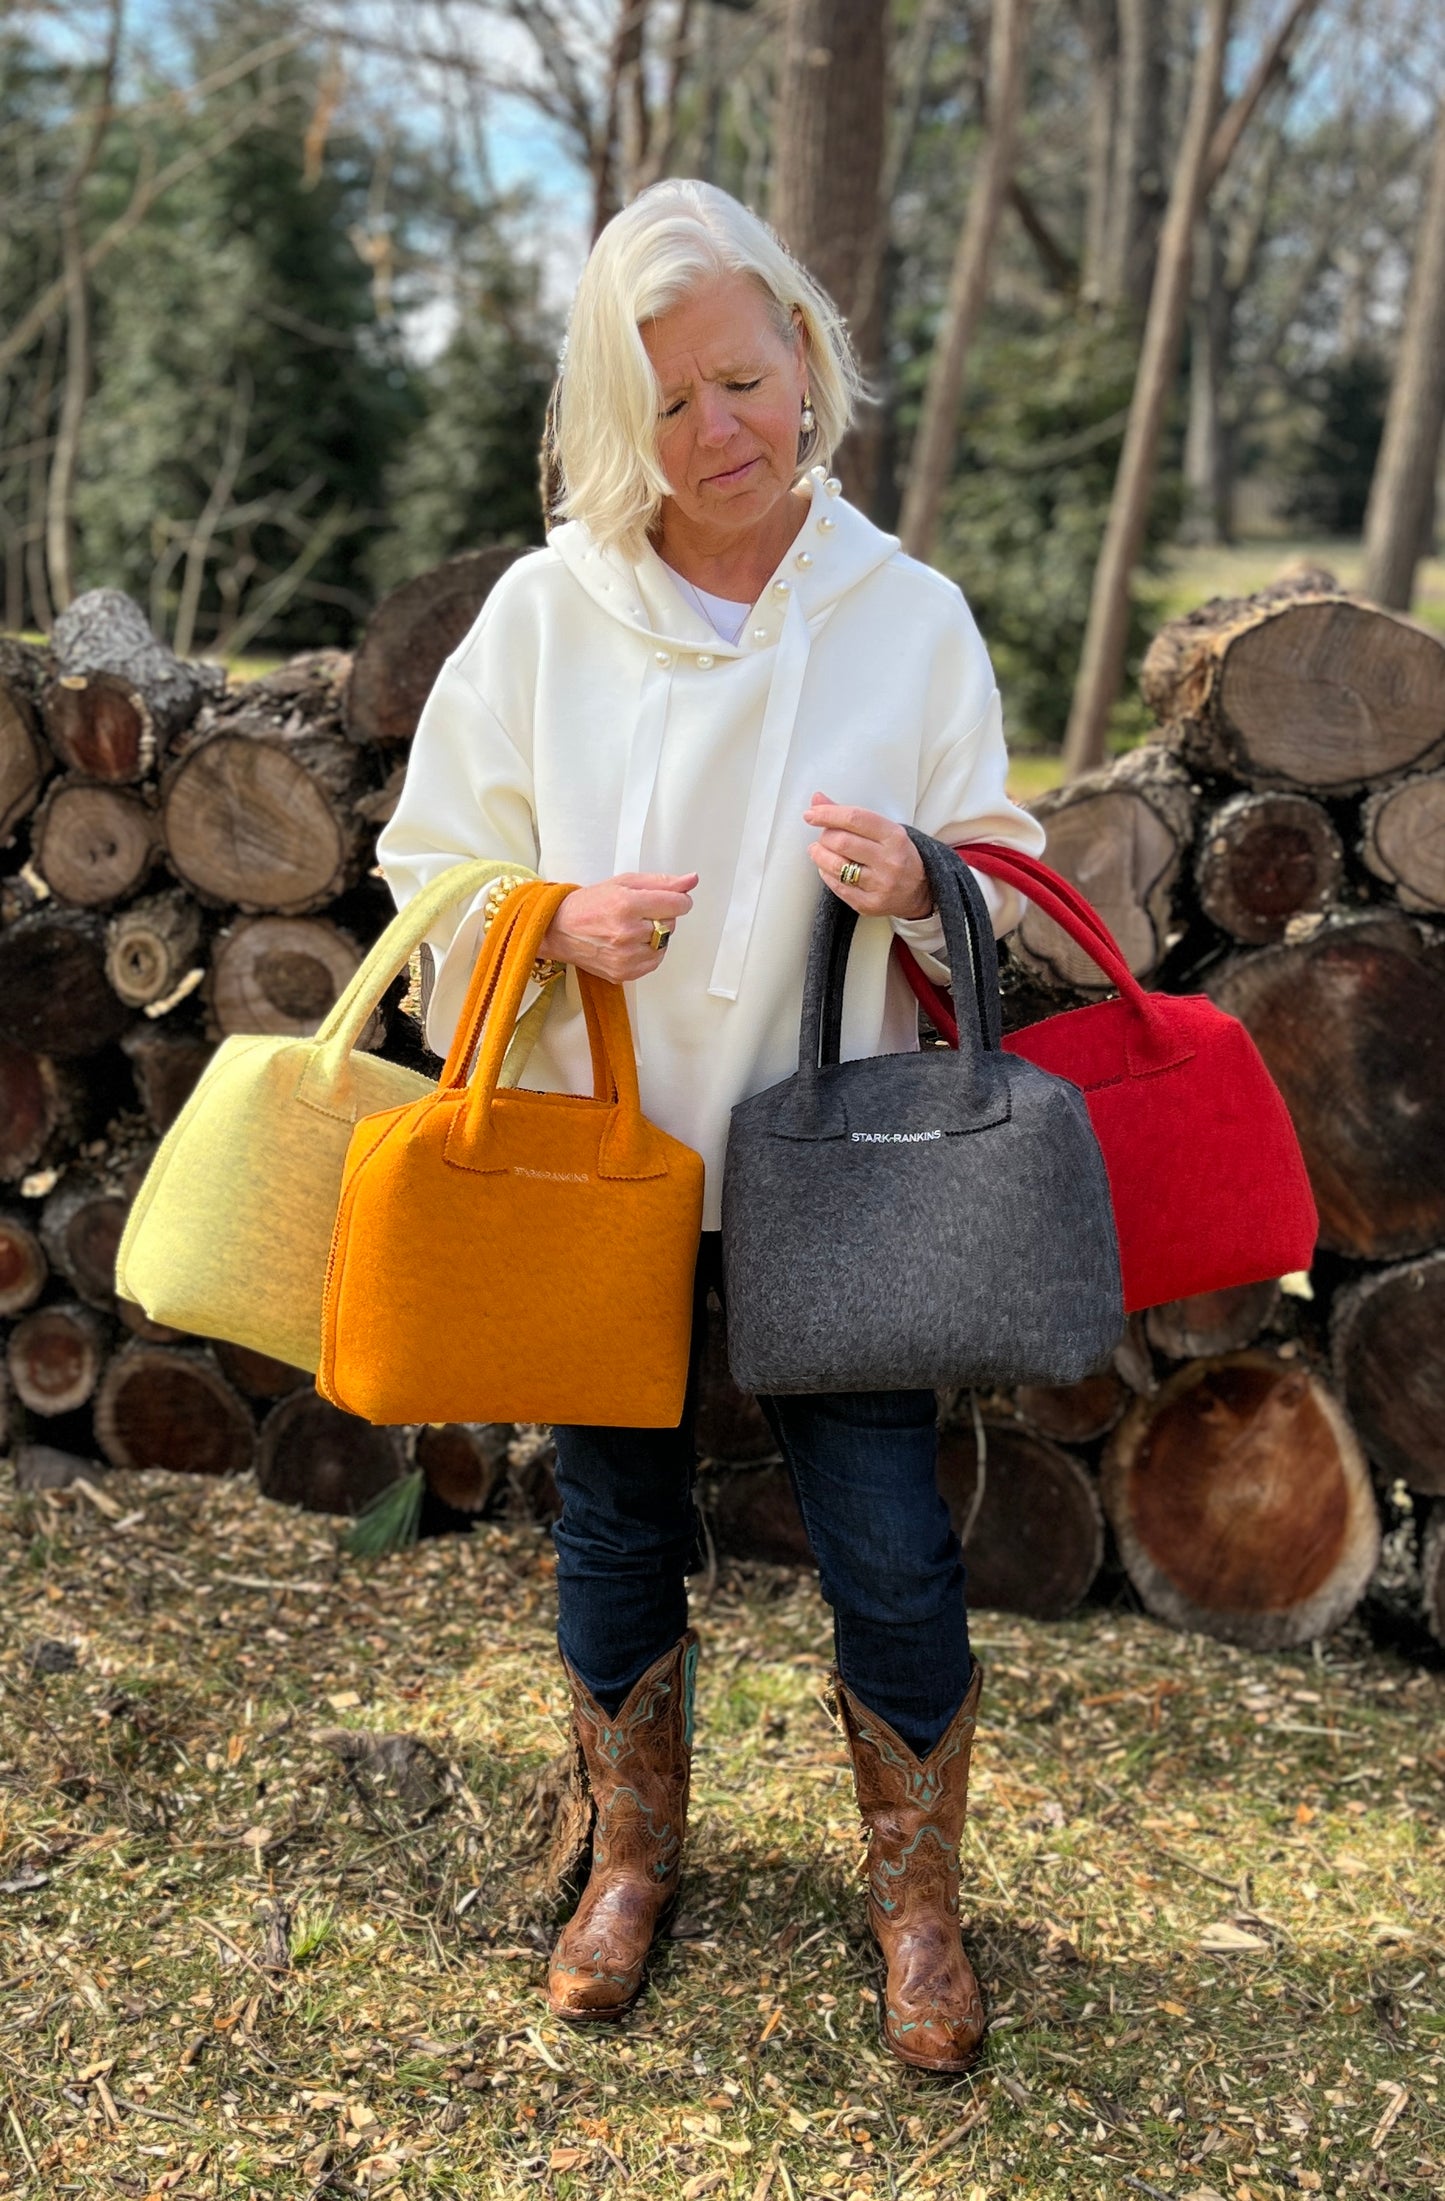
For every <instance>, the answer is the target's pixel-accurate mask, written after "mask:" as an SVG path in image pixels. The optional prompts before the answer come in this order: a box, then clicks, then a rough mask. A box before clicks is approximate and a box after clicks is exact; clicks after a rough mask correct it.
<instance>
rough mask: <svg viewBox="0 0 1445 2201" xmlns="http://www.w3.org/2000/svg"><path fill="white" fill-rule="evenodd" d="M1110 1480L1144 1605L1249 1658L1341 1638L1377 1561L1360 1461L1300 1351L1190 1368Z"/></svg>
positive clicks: (1117, 1449) (1143, 1402)
mask: <svg viewBox="0 0 1445 2201" xmlns="http://www.w3.org/2000/svg"><path fill="white" fill-rule="evenodd" d="M1102 1487H1103V1497H1104V1506H1105V1510H1106V1511H1107V1513H1108V1516H1109V1520H1110V1523H1111V1525H1112V1527H1113V1530H1114V1534H1115V1537H1116V1538H1117V1540H1118V1544H1119V1551H1120V1556H1121V1557H1122V1559H1123V1562H1124V1566H1125V1568H1126V1570H1127V1572H1128V1575H1129V1579H1130V1581H1131V1582H1132V1583H1133V1584H1134V1587H1135V1589H1136V1590H1137V1591H1138V1592H1139V1595H1140V1597H1141V1598H1142V1599H1143V1601H1144V1603H1145V1605H1146V1606H1147V1607H1148V1609H1149V1611H1150V1612H1152V1613H1156V1614H1158V1616H1159V1617H1160V1618H1161V1619H1163V1620H1167V1621H1169V1622H1170V1623H1171V1624H1172V1625H1173V1626H1174V1627H1176V1628H1183V1629H1187V1630H1191V1631H1196V1632H1198V1633H1200V1634H1203V1635H1212V1636H1217V1637H1219V1638H1220V1639H1221V1640H1222V1641H1224V1642H1226V1643H1240V1644H1244V1645H1246V1646H1247V1647H1248V1648H1249V1649H1251V1650H1258V1651H1268V1650H1279V1649H1283V1648H1285V1647H1287V1646H1289V1645H1292V1644H1298V1643H1308V1642H1310V1641H1312V1640H1314V1639H1315V1638H1317V1637H1320V1636H1325V1635H1328V1634H1330V1633H1331V1631H1332V1630H1333V1629H1335V1628H1337V1627H1338V1626H1339V1625H1340V1623H1341V1621H1342V1620H1344V1619H1346V1618H1347V1616H1348V1615H1349V1614H1350V1613H1351V1612H1353V1610H1354V1608H1355V1606H1356V1605H1357V1604H1358V1603H1359V1601H1360V1599H1361V1597H1362V1596H1363V1595H1364V1593H1365V1589H1366V1586H1367V1585H1368V1583H1369V1580H1370V1577H1371V1575H1372V1574H1373V1572H1374V1569H1375V1562H1376V1559H1377V1557H1378V1555H1379V1547H1380V1524H1379V1516H1378V1514H1377V1512H1376V1509H1375V1498H1374V1492H1373V1490H1372V1488H1371V1485H1370V1477H1369V1471H1368V1469H1367V1468H1366V1466H1365V1459H1364V1455H1363V1453H1362V1452H1361V1450H1360V1447H1359V1444H1358V1443H1357V1441H1356V1439H1355V1435H1354V1432H1353V1431H1352V1429H1351V1428H1350V1425H1349V1422H1348V1421H1347V1420H1346V1418H1345V1415H1344V1414H1343V1412H1342V1411H1341V1409H1340V1407H1339V1405H1338V1404H1337V1403H1336V1401H1335V1399H1334V1398H1333V1397H1332V1395H1331V1394H1330V1392H1329V1391H1328V1390H1327V1389H1326V1388H1325V1386H1324V1384H1322V1383H1321V1382H1320V1381H1319V1380H1318V1378H1317V1377H1315V1376H1313V1375H1311V1374H1310V1372H1309V1370H1308V1369H1307V1368H1306V1367H1305V1366H1304V1365H1303V1363H1302V1362H1301V1361H1299V1360H1298V1359H1297V1358H1296V1359H1287V1358H1284V1357H1282V1356H1278V1355H1275V1354H1272V1353H1264V1352H1246V1353H1234V1354H1230V1355H1228V1356H1226V1357H1224V1358H1223V1359H1218V1360H1199V1361H1194V1362H1192V1363H1191V1364H1190V1365H1189V1366H1188V1367H1186V1368H1181V1369H1180V1370H1179V1371H1178V1373H1177V1374H1176V1375H1174V1376H1171V1377H1170V1379H1169V1381H1168V1382H1167V1383H1166V1384H1164V1385H1163V1386H1162V1387H1161V1388H1160V1390H1159V1392H1158V1394H1157V1395H1156V1396H1155V1397H1154V1398H1152V1399H1138V1400H1136V1401H1135V1403H1134V1404H1133V1406H1131V1407H1130V1409H1129V1411H1128V1413H1127V1414H1126V1415H1125V1416H1124V1419H1123V1421H1122V1422H1121V1423H1120V1425H1119V1427H1118V1428H1117V1429H1116V1430H1115V1432H1114V1435H1113V1436H1112V1437H1111V1438H1110V1440H1109V1443H1108V1446H1107V1448H1106V1450H1105V1455H1104V1467H1103V1482H1102Z"/></svg>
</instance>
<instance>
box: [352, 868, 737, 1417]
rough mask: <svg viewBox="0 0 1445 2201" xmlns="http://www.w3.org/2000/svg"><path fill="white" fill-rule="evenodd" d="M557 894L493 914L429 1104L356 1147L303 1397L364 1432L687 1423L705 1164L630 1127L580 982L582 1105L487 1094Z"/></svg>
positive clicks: (619, 1077)
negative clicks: (587, 1053)
mask: <svg viewBox="0 0 1445 2201" xmlns="http://www.w3.org/2000/svg"><path fill="white" fill-rule="evenodd" d="M571 892H572V888H571V887H569V886H560V885H553V884H547V883H545V882H537V883H534V884H530V885H526V886H522V887H519V888H518V889H517V890H516V892H515V893H513V894H511V895H509V896H508V898H507V900H506V902H505V903H504V904H503V905H502V908H501V910H500V911H499V912H498V914H497V917H496V918H495V920H494V921H493V923H492V926H491V928H490V930H489V931H488V933H487V937H486V942H485V944H484V946H483V950H482V953H481V955H480V957H479V958H478V962H477V966H476V969H475V971H474V972H473V974H472V981H471V985H470V987H469V989H468V993H467V999H466V1002H465V1005H464V1007H463V1009H462V1013H461V1016H460V1017H459V1019H458V1021H457V1030H456V1036H455V1038H454V1039H453V1041H452V1047H451V1053H450V1054H449V1055H448V1056H447V1060H446V1065H445V1068H444V1069H443V1071H442V1075H441V1080H440V1082H439V1084H438V1086H437V1089H436V1091H435V1093H434V1094H432V1095H430V1096H428V1097H427V1098H426V1099H424V1100H420V1101H413V1102H410V1103H408V1104H407V1105H406V1106H404V1107H401V1108H391V1109H387V1110H385V1111H384V1112H383V1113H382V1114H380V1115H376V1116H368V1117H366V1118H365V1119H364V1120H363V1121H362V1122H361V1123H359V1124H358V1125H357V1127H356V1130H355V1132H354V1133H353V1135H352V1139H351V1145H350V1147H349V1149H348V1152H347V1157H346V1168H345V1173H344V1176H343V1179H342V1192H341V1203H340V1207H339V1210H338V1213H337V1218H336V1230H335V1234H334V1236H333V1239H332V1247H331V1262H330V1267H329V1270H328V1272H327V1278H326V1293H325V1299H324V1303H323V1307H322V1317H321V1324H322V1345H321V1364H320V1369H319V1371H318V1374H317V1378H316V1387H317V1389H318V1390H319V1391H320V1392H321V1393H322V1395H323V1396H324V1397H325V1398H328V1399H330V1400H331V1401H332V1402H333V1404H335V1405H337V1406H341V1407H344V1408H345V1409H346V1410H347V1411H348V1412H349V1413H353V1414H359V1415H362V1416H363V1417H364V1418H365V1419H366V1420H368V1421H373V1422H423V1421H476V1422H485V1421H540V1422H583V1423H593V1424H598V1425H605V1426H609V1427H613V1428H634V1429H668V1428H672V1427H674V1426H675V1424H676V1423H677V1422H678V1421H679V1419H680V1418H681V1414H682V1406H683V1393H684V1391H685V1389H686V1385H687V1362H688V1344H689V1336H690V1330H691V1320H692V1279H693V1269H694V1266H695V1263H696V1258H697V1247H698V1234H699V1231H700V1228H701V1224H702V1191H703V1163H702V1156H701V1155H700V1154H696V1153H694V1152H693V1150H692V1148H691V1147H689V1146H684V1145H683V1144H682V1142H681V1141H680V1140H678V1139H673V1138H669V1137H668V1135H667V1134H666V1133H665V1132H663V1131H660V1130H659V1129H658V1128H657V1126H656V1125H655V1124H652V1123H649V1122H648V1120H647V1118H646V1117H645V1116H644V1115H643V1113H642V1108H641V1104H640V1102H639V1099H638V1092H637V1064H636V1060H635V1058H634V1055H633V1051H632V1034H631V1031H630V1029H629V1026H628V1021H627V1010H626V1006H625V1004H624V1001H623V996H622V992H621V989H620V988H619V987H617V986H612V985H609V984H607V983H606V982H605V981H604V980H602V979H598V978H593V977H592V976H591V975H590V974H589V973H588V972H586V971H579V972H578V974H577V975H578V979H579V982H580V986H581V993H582V1006H583V1010H584V1012H585V1015H586V1018H587V1032H588V1039H589V1042H590V1045H591V1051H592V1095H591V1097H590V1098H587V1097H585V1096H583V1095H580V1094H572V1093H532V1092H527V1091H525V1090H523V1089H522V1088H520V1087H513V1088H512V1089H511V1090H499V1089H498V1082H497V1081H498V1076H499V1073H500V1071H501V1067H502V1060H503V1057H504V1055H505V1054H506V1051H507V1044H508V1041H509V1040H510V1038H511V1034H512V1029H513V1027H514V1025H515V1024H516V1022H517V1017H518V1013H519V1011H520V1008H521V1004H522V997H523V994H524V992H525V990H526V985H527V980H528V977H529V974H530V972H531V967H532V963H533V960H534V958H535V956H536V954H537V951H538V946H539V944H540V942H541V940H542V938H543V936H544V935H545V933H546V931H547V927H548V926H549V925H550V923H551V921H552V918H553V916H554V914H555V912H556V911H557V909H558V908H559V906H560V905H561V903H562V902H563V901H564V900H565V898H566V897H567V895H568V894H570V893H571ZM474 1053H475V1054H476V1056H477V1061H476V1068H475V1070H474V1072H473V1074H472V1077H471V1080H470V1082H468V1079H467V1066H468V1064H469V1063H470V1062H471V1060H472V1057H473V1054H474Z"/></svg>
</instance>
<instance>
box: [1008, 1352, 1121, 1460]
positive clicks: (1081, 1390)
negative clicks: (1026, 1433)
mask: <svg viewBox="0 0 1445 2201" xmlns="http://www.w3.org/2000/svg"><path fill="white" fill-rule="evenodd" d="M1013 1397H1014V1406H1015V1408H1016V1410H1017V1411H1018V1413H1019V1414H1020V1415H1021V1416H1022V1417H1023V1419H1024V1420H1025V1421H1026V1422H1027V1423H1028V1425H1029V1427H1030V1428H1031V1429H1036V1430H1037V1431H1038V1433H1039V1435H1040V1436H1041V1437H1052V1438H1054V1439H1055V1441H1056V1442H1057V1443H1059V1444H1089V1443H1091V1442H1092V1441H1093V1439H1094V1438H1095V1437H1102V1436H1104V1435H1105V1434H1106V1433H1107V1432H1108V1431H1109V1430H1110V1429H1112V1428H1113V1426H1114V1424H1115V1422H1116V1421H1117V1420H1118V1419H1119V1416H1120V1415H1121V1414H1122V1413H1123V1411H1124V1408H1125V1407H1126V1406H1127V1405H1128V1403H1129V1391H1128V1388H1127V1386H1126V1384H1125V1382H1124V1379H1123V1377H1122V1376H1121V1375H1120V1374H1119V1373H1118V1371H1117V1370H1116V1369H1114V1368H1105V1369H1102V1370H1101V1371H1100V1372H1099V1374H1097V1375H1093V1376H1085V1377H1084V1378H1083V1380H1082V1382H1079V1383H1054V1384H1035V1383H1026V1384H1023V1385H1021V1387H1020V1388H1019V1389H1018V1390H1017V1391H1015V1393H1014V1395H1013Z"/></svg>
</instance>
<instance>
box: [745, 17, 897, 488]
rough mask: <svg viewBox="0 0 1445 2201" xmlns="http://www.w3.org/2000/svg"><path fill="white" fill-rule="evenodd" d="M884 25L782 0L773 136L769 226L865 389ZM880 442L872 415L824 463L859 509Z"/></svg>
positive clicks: (878, 362)
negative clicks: (825, 307) (802, 271)
mask: <svg viewBox="0 0 1445 2201" xmlns="http://www.w3.org/2000/svg"><path fill="white" fill-rule="evenodd" d="M888 20H889V6H888V0H786V4H785V13H784V18H783V51H782V65H781V68H780V70H779V74H778V90H777V106H776V116H777V124H776V127H775V131H774V145H775V148H776V153H775V160H776V165H775V169H774V176H773V191H772V209H771V211H772V221H773V226H774V228H775V229H776V230H777V231H778V232H779V234H780V235H781V237H782V238H783V241H784V243H785V244H786V245H787V246H788V249H789V250H790V251H791V252H792V253H793V254H794V256H795V257H796V258H797V259H799V260H801V261H802V262H803V265H804V266H805V267H806V268H807V269H808V270H809V272H810V273H811V274H812V275H813V276H814V277H815V278H816V280H817V281H818V282H819V283H821V285H822V287H823V289H824V290H825V291H826V292H827V293H828V296H829V297H830V298H831V299H833V301H834V303H835V304H836V305H837V307H838V308H839V311H840V312H841V313H842V314H843V316H844V318H845V319H846V320H847V321H848V323H849V332H850V334H851V336H852V340H853V346H854V349H855V351H856V352H857V355H858V360H859V364H860V366H861V367H862V369H863V372H864V375H865V376H866V377H867V379H868V380H869V382H870V383H876V382H877V379H878V376H879V372H880V369H881V366H882V359H883V330H882V311H881V307H882V298H881V290H880V286H879V285H877V284H874V285H873V286H872V288H873V292H874V295H873V298H872V299H871V301H864V302H865V303H866V304H867V305H868V309H869V310H868V318H867V321H866V322H864V321H861V320H860V319H859V318H858V306H859V303H860V299H859V295H858V294H859V276H860V272H861V271H862V270H864V269H865V268H866V267H867V266H868V265H869V263H870V260H871V256H872V255H873V253H874V252H875V251H876V249H877V245H876V232H877V230H878V227H879V225H880V224H881V223H883V222H886V220H887V209H886V208H885V207H884V205H883V203H882V193H881V189H880V184H881V179H882V173H883V139H884V130H885V120H886V106H887V96H888ZM880 440H881V423H880V421H879V418H878V415H877V413H876V411H875V410H873V409H871V408H870V409H869V411H868V413H867V414H866V415H865V417H864V419H863V420H862V421H860V423H859V425H858V426H857V427H856V428H855V429H854V431H853V433H852V434H851V435H850V436H849V437H848V438H847V440H846V442H845V444H844V446H843V448H842V450H841V451H840V452H838V453H836V454H835V458H834V463H835V465H838V466H844V465H846V466H847V467H848V470H849V477H850V484H849V486H850V494H851V495H852V497H853V500H854V502H855V503H857V504H859V505H861V506H862V507H863V508H864V510H867V509H869V508H870V506H871V504H872V502H873V498H874V496H875V494H876V491H877V480H876V476H877V467H878V451H879V447H880Z"/></svg>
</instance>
